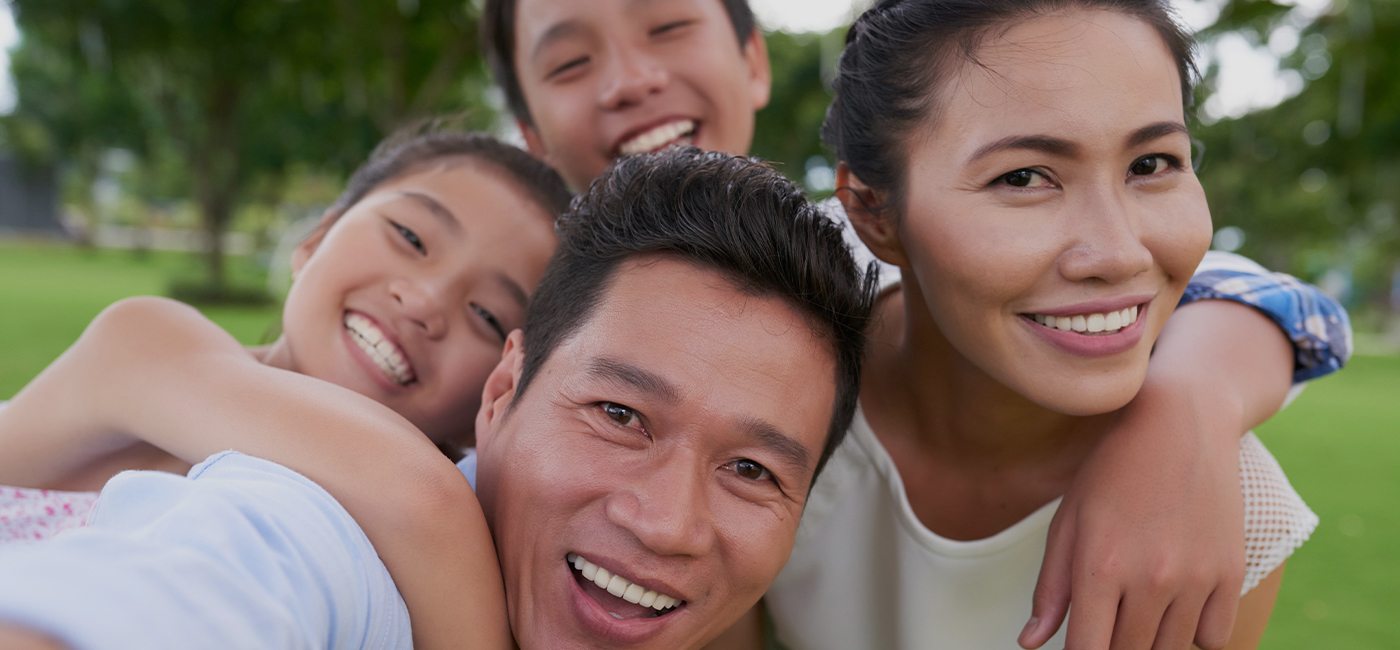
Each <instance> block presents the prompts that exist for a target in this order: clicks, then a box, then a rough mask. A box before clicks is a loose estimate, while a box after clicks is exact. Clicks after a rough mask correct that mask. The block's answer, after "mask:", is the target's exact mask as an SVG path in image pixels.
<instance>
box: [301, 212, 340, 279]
mask: <svg viewBox="0 0 1400 650" xmlns="http://www.w3.org/2000/svg"><path fill="white" fill-rule="evenodd" d="M339 216H340V215H334V214H331V213H329V212H327V213H325V214H323V215H321V220H320V221H319V222H317V224H316V228H315V229H313V230H312V231H311V233H310V234H308V235H307V236H306V239H303V240H301V243H299V244H297V247H296V248H294V249H292V278H293V279H296V277H297V274H298V273H300V272H301V267H303V266H306V262H307V260H310V259H311V255H312V254H313V253H315V252H316V249H317V248H320V247H321V240H323V239H325V238H326V233H327V232H329V231H330V229H331V224H334V223H335V220H336V219H337V218H339Z"/></svg>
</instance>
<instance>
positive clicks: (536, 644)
mask: <svg viewBox="0 0 1400 650" xmlns="http://www.w3.org/2000/svg"><path fill="white" fill-rule="evenodd" d="M522 358H523V350H522V348H521V335H520V333H519V332H515V333H514V334H512V335H511V337H510V340H509V341H508V342H507V345H506V350H505V353H504V356H503V358H502V360H501V364H500V365H499V366H498V367H497V368H496V371H495V372H494V373H493V374H492V376H491V379H490V380H488V382H487V388H486V392H485V396H484V403H483V406H482V410H481V413H480V414H479V415H478V417H477V439H478V453H479V454H480V461H479V462H480V464H479V468H480V470H479V473H478V482H477V488H478V495H479V496H480V498H481V501H482V505H483V507H484V508H485V511H486V516H487V518H488V521H489V522H490V524H491V529H492V534H493V536H494V537H495V541H496V548H497V550H498V552H499V554H500V561H501V569H502V573H503V575H504V577H505V583H506V592H507V602H508V605H509V609H510V618H511V626H512V629H513V630H514V632H515V635H516V640H517V641H518V642H519V643H520V645H521V646H522V647H526V648H572V647H599V646H606V647H619V646H628V647H656V648H681V647H694V646H698V645H701V644H703V643H704V642H706V641H707V640H709V639H712V638H714V637H715V636H716V635H718V634H719V633H720V632H722V631H724V630H725V629H726V628H727V627H728V626H730V625H731V624H733V623H734V621H736V620H737V619H738V617H739V616H740V615H742V614H743V613H744V612H745V611H747V610H748V609H749V608H750V607H752V606H753V604H754V603H756V602H757V601H758V599H759V597H760V596H762V595H763V592H764V591H765V590H766V589H767V587H768V585H769V583H770V582H772V580H773V578H774V577H776V576H777V574H778V571H779V570H780V569H781V568H782V566H783V564H784V563H785V562H786V561H787V557H788V554H789V552H790V551H791V549H792V543H793V537H794V535H795V533H796V531H797V524H798V519H799V517H800V516H801V514H802V507H803V504H804V501H805V499H806V495H807V489H808V486H809V485H810V483H811V481H812V474H813V471H814V469H815V467H816V462H817V459H818V457H819V456H820V454H821V450H822V446H823V442H824V441H825V438H826V431H827V426H828V424H829V422H830V419H831V415H832V405H833V402H834V399H835V385H834V379H833V378H834V375H835V365H834V364H835V362H834V359H833V356H832V353H831V350H830V345H829V344H827V343H826V342H825V341H823V340H822V339H820V338H818V337H817V336H816V335H815V334H814V333H813V331H812V329H811V327H810V326H809V325H808V323H807V321H806V320H805V319H804V317H803V316H802V315H800V314H799V313H797V312H796V311H795V310H793V309H792V308H791V307H789V306H788V305H787V304H786V303H785V302H784V301H783V300H781V299H778V298H774V297H766V296H754V295H749V294H745V293H743V292H741V291H740V290H738V289H737V288H736V287H735V286H734V285H733V284H732V283H731V282H730V281H729V280H727V279H725V278H724V277H723V276H721V275H719V274H718V273H715V272H714V271H710V270H708V269H705V268H703V267H699V266H696V265H693V264H690V263H687V262H680V261H676V260H674V259H671V258H659V257H647V258H639V259H636V260H631V261H628V262H625V263H624V264H623V265H622V266H621V267H619V268H618V270H617V272H616V275H615V276H614V277H613V279H612V281H611V284H610V286H609V287H608V288H607V289H606V293H605V295H604V297H603V299H602V300H601V301H600V303H599V305H598V306H597V308H596V310H595V311H594V313H593V314H592V315H591V317H590V318H589V320H588V321H587V322H586V323H584V324H583V325H582V326H581V327H580V328H579V329H578V330H577V331H576V332H575V333H574V334H573V336H572V337H570V338H569V339H567V340H565V341H564V342H563V343H561V344H560V345H559V347H558V348H556V349H555V350H554V351H553V353H552V355H551V356H550V357H549V359H548V360H546V361H545V363H544V364H543V366H542V367H541V368H540V369H539V372H538V373H537V374H536V375H535V376H534V378H533V379H532V380H531V383H530V385H529V387H528V389H527V390H526V392H525V394H524V395H523V396H522V397H521V398H520V399H519V400H515V399H514V391H515V387H516V385H517V383H518V381H519V377H520V368H521V361H522ZM613 576H617V577H616V578H614V577H613ZM599 584H603V585H605V586H604V587H600V586H598V585H599ZM613 594H619V595H613Z"/></svg>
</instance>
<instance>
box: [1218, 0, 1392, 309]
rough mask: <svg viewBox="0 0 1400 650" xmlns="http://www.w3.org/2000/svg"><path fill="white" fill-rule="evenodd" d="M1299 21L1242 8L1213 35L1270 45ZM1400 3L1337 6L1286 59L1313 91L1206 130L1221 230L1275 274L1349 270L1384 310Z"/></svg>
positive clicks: (1237, 3)
mask: <svg viewBox="0 0 1400 650" xmlns="http://www.w3.org/2000/svg"><path fill="white" fill-rule="evenodd" d="M1290 19H1291V16H1290V14H1289V9H1288V8H1287V7H1283V6H1280V5H1278V4H1276V3H1272V2H1258V1H1247V0H1232V1H1231V2H1229V3H1228V4H1227V5H1226V8H1225V11H1224V12H1223V13H1222V15H1221V19H1220V22H1219V23H1218V24H1217V25H1216V26H1215V27H1213V28H1212V30H1211V31H1210V32H1209V33H1211V34H1219V33H1225V32H1233V33H1239V34H1243V35H1245V36H1246V37H1247V38H1249V39H1250V40H1252V41H1253V42H1256V43H1263V42H1267V41H1268V39H1269V36H1270V34H1272V33H1273V32H1274V31H1275V30H1276V29H1278V28H1279V27H1280V26H1281V25H1284V24H1286V23H1287V22H1288V21H1289V20H1290ZM1397 41H1400V3H1395V2H1391V1H1385V0H1350V2H1337V3H1336V4H1335V6H1334V8H1333V10H1332V11H1331V12H1330V13H1327V14H1324V15H1323V16H1321V17H1320V18H1319V19H1318V20H1317V21H1315V22H1313V23H1312V24H1310V25H1308V26H1307V27H1306V28H1305V29H1304V30H1302V34H1301V38H1300V39H1299V46H1298V47H1297V49H1296V50H1295V51H1294V52H1293V53H1291V54H1290V55H1288V56H1287V57H1285V58H1284V59H1283V62H1282V65H1283V67H1284V68H1285V69H1288V70H1293V71H1296V72H1297V73H1298V74H1299V76H1300V78H1301V79H1303V80H1304V81H1305V82H1306V85H1305V86H1304V88H1303V90H1302V91H1301V92H1300V93H1299V94H1298V95H1297V96H1296V97H1293V98H1292V99H1289V100H1287V101H1285V102H1283V103H1282V104H1280V105H1279V106H1277V107H1274V108H1271V109H1267V110H1263V111H1258V112H1255V113H1251V114H1249V115H1246V116H1244V117H1241V118H1238V119H1231V120H1222V121H1220V122H1218V123H1215V124H1211V125H1208V126H1205V127H1204V128H1200V129H1198V130H1197V135H1198V136H1199V138H1200V139H1201V141H1202V142H1203V144H1204V148H1205V158H1204V163H1203V166H1202V169H1201V177H1202V179H1203V181H1204V182H1205V184H1206V190H1207V193H1208V195H1209V197H1210V202H1211V207H1212V212H1213V213H1214V215H1215V218H1216V225H1217V226H1223V225H1234V226H1238V227H1240V228H1242V229H1243V230H1244V231H1245V232H1246V234H1247V240H1246V245H1245V248H1244V249H1243V250H1242V251H1241V252H1243V253H1245V254H1247V255H1250V256H1252V257H1256V258H1258V259H1260V260H1261V261H1264V262H1266V263H1268V264H1269V265H1271V266H1274V267H1277V268H1284V269H1295V270H1297V271H1298V272H1301V273H1305V274H1306V273H1315V272H1318V271H1321V270H1323V269H1325V268H1332V267H1339V268H1342V269H1345V270H1346V271H1348V272H1350V273H1351V274H1352V275H1353V277H1354V279H1355V283H1356V286H1355V289H1356V293H1357V298H1358V302H1365V301H1368V300H1369V301H1372V302H1376V303H1379V302H1380V301H1382V300H1383V298H1384V296H1385V295H1386V291H1387V289H1388V287H1389V275H1390V274H1391V273H1392V272H1394V269H1395V268H1396V264H1397V262H1398V261H1400V224H1397V212H1400V155H1397V153H1396V152H1397V151H1400V84H1397V83H1396V82H1395V78H1394V72H1393V71H1394V70H1395V69H1397V67H1400V49H1398V48H1396V47H1395V46H1394V44H1395V43H1396V42H1397Z"/></svg>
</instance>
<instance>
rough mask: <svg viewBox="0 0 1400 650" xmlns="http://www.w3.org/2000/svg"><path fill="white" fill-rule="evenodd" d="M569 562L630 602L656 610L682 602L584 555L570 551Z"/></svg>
mask: <svg viewBox="0 0 1400 650" xmlns="http://www.w3.org/2000/svg"><path fill="white" fill-rule="evenodd" d="M568 560H569V564H571V565H573V567H574V570H575V571H578V572H579V573H580V574H582V575H583V579H584V580H587V581H589V582H592V583H593V584H595V585H598V588H600V589H603V590H605V591H607V592H608V593H609V594H612V595H613V596H616V597H618V598H621V599H623V600H625V601H627V602H629V603H633V604H635V605H641V606H642V607H650V608H652V609H654V610H656V611H658V612H659V611H664V610H666V609H669V608H671V607H673V606H675V605H679V604H680V602H681V601H680V599H677V598H673V597H671V596H667V595H666V594H663V593H658V592H656V591H652V590H650V589H647V588H645V587H642V586H641V585H638V584H634V583H633V582H632V581H631V580H628V579H627V578H624V577H622V576H620V575H617V574H615V573H610V572H608V570H607V569H604V568H602V567H600V566H598V565H596V564H594V563H592V562H589V561H588V560H587V559H586V558H584V557H583V556H582V555H578V554H577V553H570V554H569V556H568Z"/></svg>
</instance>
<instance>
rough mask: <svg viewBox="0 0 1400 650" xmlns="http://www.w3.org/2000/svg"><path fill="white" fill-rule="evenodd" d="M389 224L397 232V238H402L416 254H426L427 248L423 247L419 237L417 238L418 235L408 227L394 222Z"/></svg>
mask: <svg viewBox="0 0 1400 650" xmlns="http://www.w3.org/2000/svg"><path fill="white" fill-rule="evenodd" d="M389 223H390V224H392V225H393V226H394V230H397V231H398V233H399V236H400V237H403V240H404V241H406V242H408V245H409V246H412V247H413V248H414V250H417V251H418V252H420V253H422V254H424V255H427V254H428V247H427V246H424V245H423V240H422V239H421V238H420V237H418V233H416V232H413V231H412V230H410V229H409V228H408V227H406V226H404V225H402V224H399V223H398V222H396V221H390V222H389Z"/></svg>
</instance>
